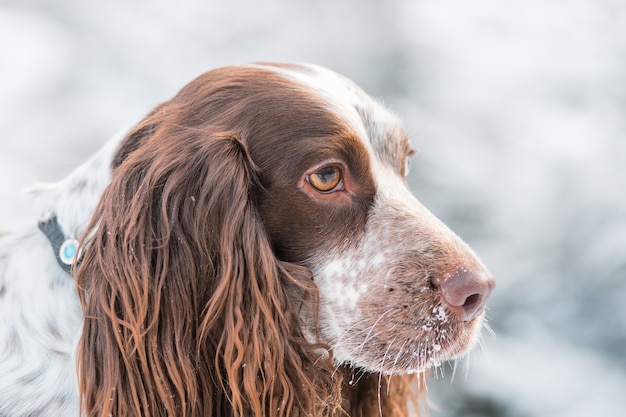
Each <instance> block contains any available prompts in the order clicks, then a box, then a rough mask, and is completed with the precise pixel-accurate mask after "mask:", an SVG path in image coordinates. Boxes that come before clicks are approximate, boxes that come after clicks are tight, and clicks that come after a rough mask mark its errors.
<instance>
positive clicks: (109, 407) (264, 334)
mask: <svg viewBox="0 0 626 417" xmlns="http://www.w3.org/2000/svg"><path fill="white" fill-rule="evenodd" d="M246 71H253V72H255V74H254V76H255V77H256V78H257V79H258V78H259V77H260V78H261V79H262V80H261V82H260V83H256V84H250V83H247V82H246V81H245V80H247V79H248V78H249V77H248V76H249V75H250V74H247V73H246ZM261 109H263V111H262V110H261ZM268 109H270V110H268ZM278 115H280V116H278ZM302 115H306V117H302ZM350 135H351V133H350V131H349V129H348V128H346V126H344V125H343V124H342V122H341V121H340V120H333V118H332V113H330V112H328V111H327V110H326V109H325V108H324V106H323V103H320V102H316V101H315V98H314V97H311V96H310V95H309V94H307V93H306V92H305V91H303V90H302V91H298V90H297V89H293V86H291V85H287V83H286V82H285V80H283V79H280V78H279V77H277V76H274V75H271V74H270V72H268V71H262V70H259V69H255V70H250V69H248V70H240V72H239V73H236V74H235V75H233V74H231V73H229V72H228V71H227V70H218V71H213V72H211V73H210V74H208V75H205V76H203V77H200V78H199V79H197V80H196V81H194V82H192V83H191V84H190V85H189V86H188V87H186V88H185V89H183V90H182V91H181V92H180V93H179V95H178V96H177V97H175V98H174V99H173V100H171V101H170V102H168V103H165V104H163V105H161V106H160V107H158V108H157V109H156V110H155V111H154V112H153V113H152V114H151V115H149V116H148V117H147V118H146V119H145V120H144V121H143V122H142V123H141V124H139V125H138V126H137V127H136V128H135V129H134V132H133V133H132V134H131V135H130V136H129V138H128V139H127V140H126V142H125V143H124V144H123V145H122V146H121V148H120V150H119V152H118V155H117V156H116V158H115V160H114V172H113V179H112V182H111V184H110V185H109V187H108V188H107V189H106V191H105V192H104V194H103V196H102V198H101V200H100V203H99V205H98V207H97V209H96V211H95V213H96V214H95V215H94V217H93V219H92V220H91V223H90V225H89V227H88V228H87V230H88V232H87V233H86V235H85V237H84V242H85V243H84V245H85V248H86V250H85V256H84V258H83V260H82V264H81V266H80V268H79V269H78V271H77V277H76V278H77V283H78V288H79V296H80V300H81V303H82V306H83V309H84V314H85V320H84V326H83V333H82V337H81V339H80V342H79V348H78V359H77V360H78V374H79V386H80V392H81V396H82V404H81V406H82V407H83V409H84V410H85V413H86V415H87V416H99V417H100V416H101V417H106V416H109V415H113V416H116V417H126V416H155V417H156V416H188V417H200V416H203V417H205V416H225V417H227V416H276V417H279V416H309V415H312V416H335V415H349V416H352V417H369V416H372V417H373V416H378V415H381V413H382V415H383V416H391V415H393V416H406V415H408V412H409V407H410V405H409V404H410V402H411V400H412V399H414V398H415V392H414V391H415V388H416V386H417V385H418V382H419V381H418V378H417V377H414V376H393V377H387V376H381V375H379V374H371V373H365V374H363V375H360V377H357V378H355V380H356V382H353V383H352V384H349V383H348V382H349V381H348V380H349V379H350V378H351V377H349V376H348V375H350V374H351V373H353V372H355V370H351V369H347V368H344V367H341V369H336V366H335V365H334V364H333V361H332V354H331V353H330V352H329V347H328V346H326V345H323V344H321V343H319V344H311V343H309V342H307V340H306V339H305V338H304V336H303V330H302V329H301V321H300V313H301V310H302V309H303V308H305V307H306V308H307V310H310V311H317V303H318V295H317V289H316V286H315V285H314V283H313V281H312V279H311V274H310V271H309V270H308V269H307V268H304V267H303V266H302V262H303V260H304V259H305V257H306V256H308V255H310V251H311V250H313V249H317V248H319V247H321V246H323V245H324V243H325V242H326V241H327V240H328V239H337V235H336V234H332V233H331V232H330V231H329V230H330V229H329V228H324V227H321V232H320V233H314V232H315V230H316V228H317V229H320V226H319V225H320V223H319V221H318V220H316V218H315V217H314V216H315V213H314V212H313V211H309V212H307V211H306V210H305V209H303V207H302V206H303V205H304V204H305V202H304V201H299V200H298V196H295V195H294V196H291V199H290V200H289V201H290V202H291V203H286V205H284V206H281V203H280V201H279V200H274V198H275V197H274V196H275V195H276V193H278V192H281V190H283V191H285V193H286V192H287V190H288V189H289V186H290V185H291V183H289V182H288V180H287V179H289V178H294V181H295V180H297V179H298V178H299V177H301V174H302V172H301V169H302V166H301V164H302V161H303V158H305V157H306V155H304V154H303V151H302V149H305V148H308V149H309V150H310V149H311V148H313V149H315V152H317V153H315V152H314V154H315V155H317V156H318V157H319V158H321V157H323V156H324V155H325V149H328V148H330V147H337V146H344V147H346V148H345V149H346V150H345V154H346V157H347V158H348V159H349V158H357V159H358V158H366V157H367V156H366V155H365V154H364V152H363V150H362V149H359V144H358V143H357V142H352V143H351V142H350ZM338 137H341V138H343V140H341V141H338V140H337V139H336V138H338ZM353 165H354V166H355V167H357V166H358V162H357V161H355V162H354V163H353ZM354 172H356V173H357V174H356V175H358V181H357V182H358V183H359V184H363V186H362V187H363V188H362V189H361V190H360V193H359V198H358V199H357V200H355V201H353V202H351V204H352V207H353V209H351V210H338V211H336V212H335V213H334V214H332V213H331V214H330V215H331V217H332V216H334V217H333V223H336V224H346V225H347V226H346V229H348V228H351V229H352V230H359V227H360V228H361V229H362V227H363V224H364V222H365V219H366V214H367V207H368V205H369V204H371V200H372V198H373V192H374V190H373V187H374V186H373V182H372V180H371V173H369V172H368V171H367V168H366V167H362V168H360V169H354ZM285 181H287V182H285ZM283 201H284V200H283ZM289 204H293V206H290V205H289ZM296 211H297V212H299V213H304V215H303V216H302V217H301V218H295V219H294V218H291V221H292V222H293V223H292V224H291V225H290V224H287V225H285V224H282V223H280V222H281V219H283V220H284V219H285V213H293V212H296ZM284 221H289V220H284ZM328 223H329V224H330V221H328ZM340 237H341V238H345V235H341V234H340ZM307 303H308V304H307Z"/></svg>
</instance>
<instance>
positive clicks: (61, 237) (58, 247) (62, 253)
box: [38, 214, 80, 274]
mask: <svg viewBox="0 0 626 417" xmlns="http://www.w3.org/2000/svg"><path fill="white" fill-rule="evenodd" d="M38 226H39V229H40V230H41V231H42V232H43V234H44V235H46V237H47V238H48V241H49V242H50V245H51V246H52V251H53V252H54V256H55V257H56V259H57V262H58V264H59V266H60V267H61V268H63V270H64V271H65V272H67V273H68V274H69V273H71V270H72V266H73V265H74V264H78V263H79V262H80V253H79V249H78V240H76V239H75V238H74V237H66V236H65V234H63V230H61V226H60V225H59V222H58V220H57V216H56V215H54V214H52V215H50V216H46V217H45V218H44V219H42V220H40V221H39V224H38Z"/></svg>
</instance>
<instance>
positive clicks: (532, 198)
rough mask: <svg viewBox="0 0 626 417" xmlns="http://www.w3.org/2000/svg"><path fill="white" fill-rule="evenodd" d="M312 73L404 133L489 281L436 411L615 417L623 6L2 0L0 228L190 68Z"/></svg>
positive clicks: (625, 138)
mask: <svg viewBox="0 0 626 417" xmlns="http://www.w3.org/2000/svg"><path fill="white" fill-rule="evenodd" d="M255 60H263V61H268V60H277V61H308V62H314V63H317V64H321V65H325V66H328V67H330V68H332V69H334V70H336V71H338V72H341V73H343V74H345V75H347V76H349V77H350V78H352V79H354V80H355V81H356V82H357V83H358V84H360V85H361V86H362V87H363V88H364V89H365V90H366V91H368V92H369V93H370V94H371V95H374V96H377V97H380V98H381V99H383V100H384V101H385V102H386V103H387V104H388V105H389V106H390V107H392V108H393V109H394V110H395V112H396V113H398V114H399V115H400V116H401V117H402V119H403V120H404V121H405V124H406V126H407V129H408V130H409V132H410V133H411V137H412V141H413V144H414V146H415V147H417V148H418V149H419V150H420V154H419V156H418V158H417V159H416V160H415V161H414V170H413V172H412V174H411V175H412V176H411V178H410V182H411V186H412V188H413V190H414V192H415V194H416V195H417V196H418V198H419V199H420V200H421V201H422V202H423V203H425V205H426V206H428V207H429V208H430V209H431V210H432V211H433V212H434V213H435V214H437V215H438V216H439V217H441V218H442V219H443V220H444V221H446V222H447V223H448V224H449V225H450V226H451V227H452V228H453V229H454V230H456V231H457V232H458V233H459V234H460V235H461V236H462V237H463V238H465V239H466V240H467V241H468V242H469V243H470V245H472V246H473V247H474V248H475V249H476V251H477V252H478V253H479V254H480V255H481V256H482V258H483V259H484V261H485V263H486V264H487V265H488V266H489V267H490V269H491V270H492V272H493V273H494V274H495V275H496V277H497V278H498V287H497V289H496V292H495V293H494V294H493V296H492V298H491V301H490V307H491V308H490V311H489V316H490V322H491V326H492V327H493V328H494V330H495V332H496V333H497V335H496V337H492V336H491V335H489V334H487V333H485V336H484V345H485V349H484V351H483V350H480V349H478V350H476V351H475V352H474V353H473V354H472V355H471V357H470V364H469V367H468V370H467V371H465V368H466V367H467V365H468V363H467V361H464V362H462V363H461V364H460V365H459V370H458V371H457V373H456V375H455V378H454V379H453V378H451V376H452V371H451V367H446V368H445V376H444V377H443V378H439V379H437V380H431V382H430V383H429V392H430V398H431V399H432V401H433V402H434V403H435V404H436V405H437V409H436V410H433V411H432V412H431V415H432V416H434V417H445V416H450V417H451V416H511V417H518V416H519V417H531V416H532V417H535V416H546V417H554V416H568V417H579V416H580V417H583V416H585V417H587V416H618V417H619V416H625V415H626V2H624V1H623V0H526V1H514V0H505V1H503V0H474V1H464V0H432V1H426V0H395V1H375V0H337V1H311V0H291V1H288V0H284V1H280V0H270V1H263V2H261V1H255V0H247V1H240V0H239V1H225V0H222V1H219V2H218V1H207V0H204V1H202V0H193V1H191V0H187V1H178V2H173V1H171V2H165V1H154V0H150V1H148V0H135V1H132V2H131V1H125V0H108V1H106V2H104V1H95V0H85V1H71V0H55V1H46V0H0V132H1V133H0V181H1V182H0V201H1V204H0V229H2V228H4V229H15V228H19V227H21V226H23V225H25V224H31V225H32V224H33V222H34V219H36V218H37V216H38V213H39V208H37V207H35V205H34V204H33V202H32V201H30V199H29V198H28V197H27V196H25V195H24V194H23V193H22V192H21V190H22V189H24V188H25V187H27V186H28V185H29V184H31V183H33V182H34V181H41V180H44V181H53V180H58V179H60V178H62V177H63V176H65V175H66V174H67V173H69V172H70V171H71V170H72V169H73V168H74V167H76V166H77V165H78V164H80V163H81V162H82V161H83V160H84V159H85V158H86V157H87V156H88V155H90V154H91V153H93V152H94V151H95V150H96V149H98V148H99V147H100V146H101V145H102V144H103V143H104V142H105V141H106V140H107V139H108V138H109V137H110V136H111V135H113V134H114V133H116V132H117V131H118V130H120V129H123V128H125V127H128V126H129V125H131V124H132V123H134V122H136V121H137V120H139V118H140V117H141V116H143V114H144V113H146V112H147V111H148V110H149V109H150V108H151V107H152V106H153V105H154V104H156V103H157V102H159V101H161V100H164V99H167V98H168V97H170V96H172V95H173V94H174V93H175V92H176V91H177V90H178V89H179V88H180V87H182V86H183V85H184V84H185V83H187V82H188V81H190V80H191V79H192V78H193V77H195V76H196V75H198V74H200V73H202V72H204V71H206V70H208V69H211V68H214V67H217V66H222V65H226V64H233V63H243V62H248V61H255Z"/></svg>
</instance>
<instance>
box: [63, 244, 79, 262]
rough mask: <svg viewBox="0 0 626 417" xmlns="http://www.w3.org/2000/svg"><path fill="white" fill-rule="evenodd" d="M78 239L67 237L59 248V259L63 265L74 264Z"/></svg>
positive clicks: (76, 257)
mask: <svg viewBox="0 0 626 417" xmlns="http://www.w3.org/2000/svg"><path fill="white" fill-rule="evenodd" d="M78 258H79V256H78V240H76V239H67V240H66V241H65V242H63V244H62V245H61V247H60V248H59V259H60V260H61V262H63V263H64V264H65V265H70V266H71V265H74V264H75V263H76V259H78Z"/></svg>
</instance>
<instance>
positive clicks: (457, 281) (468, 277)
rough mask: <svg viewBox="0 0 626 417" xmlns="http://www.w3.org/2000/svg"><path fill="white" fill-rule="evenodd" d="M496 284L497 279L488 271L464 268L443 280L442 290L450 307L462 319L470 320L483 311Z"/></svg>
mask: <svg viewBox="0 0 626 417" xmlns="http://www.w3.org/2000/svg"><path fill="white" fill-rule="evenodd" d="M495 286H496V281H495V279H494V278H493V277H492V276H491V275H489V274H487V273H483V272H479V271H467V270H462V271H460V272H457V273H456V274H454V275H452V276H451V277H449V278H447V279H445V280H443V282H441V284H440V290H441V294H442V296H443V299H444V301H445V302H446V303H447V304H448V309H449V310H451V311H452V312H454V313H455V314H457V315H458V316H459V318H460V319H461V320H462V321H470V320H472V319H473V318H475V317H477V316H479V315H480V314H481V313H482V312H483V310H484V308H485V303H486V302H487V298H488V297H489V294H491V291H493V289H494V287H495Z"/></svg>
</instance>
